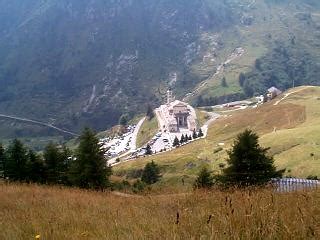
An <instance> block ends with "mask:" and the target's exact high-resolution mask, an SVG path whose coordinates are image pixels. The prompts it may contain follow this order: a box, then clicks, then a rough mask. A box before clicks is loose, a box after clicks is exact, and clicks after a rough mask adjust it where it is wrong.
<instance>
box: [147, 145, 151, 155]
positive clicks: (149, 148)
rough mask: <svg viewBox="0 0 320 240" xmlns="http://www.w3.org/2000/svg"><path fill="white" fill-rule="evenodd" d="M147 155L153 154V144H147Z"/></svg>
mask: <svg viewBox="0 0 320 240" xmlns="http://www.w3.org/2000/svg"><path fill="white" fill-rule="evenodd" d="M145 154H146V155H151V154H152V149H151V146H150V145H149V144H147V147H146V153H145Z"/></svg>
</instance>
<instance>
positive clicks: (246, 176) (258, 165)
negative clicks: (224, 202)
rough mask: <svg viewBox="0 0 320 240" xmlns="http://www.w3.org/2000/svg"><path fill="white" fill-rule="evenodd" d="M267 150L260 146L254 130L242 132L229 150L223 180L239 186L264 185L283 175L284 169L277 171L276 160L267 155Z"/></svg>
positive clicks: (228, 183)
mask: <svg viewBox="0 0 320 240" xmlns="http://www.w3.org/2000/svg"><path fill="white" fill-rule="evenodd" d="M267 151H268V148H262V147H260V146H259V143H258V136H257V135H256V134H255V133H254V132H252V131H251V130H245V131H244V132H243V133H240V134H239V135H238V136H237V139H236V140H235V142H234V145H233V148H232V150H231V151H229V152H228V155H229V159H228V160H227V161H228V164H229V166H228V167H227V168H226V169H224V171H223V176H222V178H221V180H222V182H224V183H225V184H227V185H237V186H250V185H263V184H266V183H268V182H269V181H270V179H271V178H275V177H281V176H282V173H283V170H281V171H276V168H275V166H274V165H273V162H274V160H273V158H272V157H269V156H267Z"/></svg>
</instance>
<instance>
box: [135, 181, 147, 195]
mask: <svg viewBox="0 0 320 240" xmlns="http://www.w3.org/2000/svg"><path fill="white" fill-rule="evenodd" d="M145 188H146V183H144V182H143V181H141V180H139V179H138V180H137V181H136V182H134V184H133V185H132V191H133V192H134V193H139V192H142V191H143V190H144V189H145Z"/></svg>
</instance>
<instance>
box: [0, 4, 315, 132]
mask: <svg viewBox="0 0 320 240" xmlns="http://www.w3.org/2000/svg"><path fill="white" fill-rule="evenodd" d="M0 9H1V10H0V21H1V26H0V85H1V92H0V114H6V115H14V116H19V117H24V118H30V119H35V120H39V121H42V122H45V123H49V124H54V125H55V126H58V127H62V128H63V129H67V130H70V131H74V132H79V130H80V129H81V128H82V127H83V126H84V125H90V126H92V127H94V128H96V129H97V130H101V129H106V128H108V127H110V126H112V125H114V124H116V123H117V122H118V119H119V117H120V116H121V115H122V114H128V115H129V116H130V117H132V116H134V115H135V114H137V113H139V112H144V111H145V110H146V108H147V104H148V103H150V104H152V105H154V106H155V105H157V104H159V103H160V102H161V101H162V95H161V92H163V91H164V90H166V88H167V87H169V86H170V87H172V88H173V89H174V91H175V93H176V95H177V96H178V97H180V98H183V97H184V96H187V98H186V99H185V100H188V101H190V102H193V103H197V96H199V95H201V96H203V98H209V97H220V98H219V99H218V101H223V100H224V99H228V98H229V99H230V98H240V97H243V96H244V95H248V96H249V95H253V94H256V93H261V92H263V91H264V90H265V88H267V87H270V85H276V86H278V87H279V88H282V89H285V88H288V87H290V86H292V82H293V81H292V80H295V84H297V85H300V84H306V83H312V84H315V85H316V84H319V83H320V80H319V78H317V76H319V71H320V70H319V69H320V68H319V62H320V61H319V59H320V50H319V48H320V45H319V43H318V42H319V38H320V25H319V22H320V21H319V20H320V10H319V9H320V7H319V3H318V1H312V0H294V1H287V0H283V1H272V0H257V1H252V0H250V1H249V0H248V1H239V0H226V1H223V0H219V1H216V0H192V1H182V0H171V1H168V0H158V1H155V0H152V1H150V0H139V1H137V0H123V1H103V0H91V1H85V0H55V1H54V0H42V1H36V0H28V1H23V3H21V1H18V0H2V1H0ZM235 49H236V50H235ZM256 59H258V60H256ZM217 70H218V73H219V74H215V73H216V72H217ZM240 72H243V73H244V76H245V77H244V79H245V80H244V82H243V84H241V85H242V87H243V88H242V87H241V86H240V85H239V82H238V78H239V74H240ZM223 76H224V77H226V80H227V83H228V86H227V87H222V86H221V84H220V82H221V78H222V77H223ZM292 78H294V79H292ZM221 96H229V97H224V98H221ZM0 133H1V135H2V136H3V138H12V137H23V136H28V137H30V136H46V135H59V133H58V132H56V131H55V130H49V129H48V128H44V127H41V126H35V125H33V124H30V123H28V124H25V123H22V122H18V121H12V120H8V119H2V118H1V121H0Z"/></svg>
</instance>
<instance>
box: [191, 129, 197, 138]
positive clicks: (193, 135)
mask: <svg viewBox="0 0 320 240" xmlns="http://www.w3.org/2000/svg"><path fill="white" fill-rule="evenodd" d="M192 138H193V139H197V138H198V134H197V132H196V130H195V129H193V133H192Z"/></svg>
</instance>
